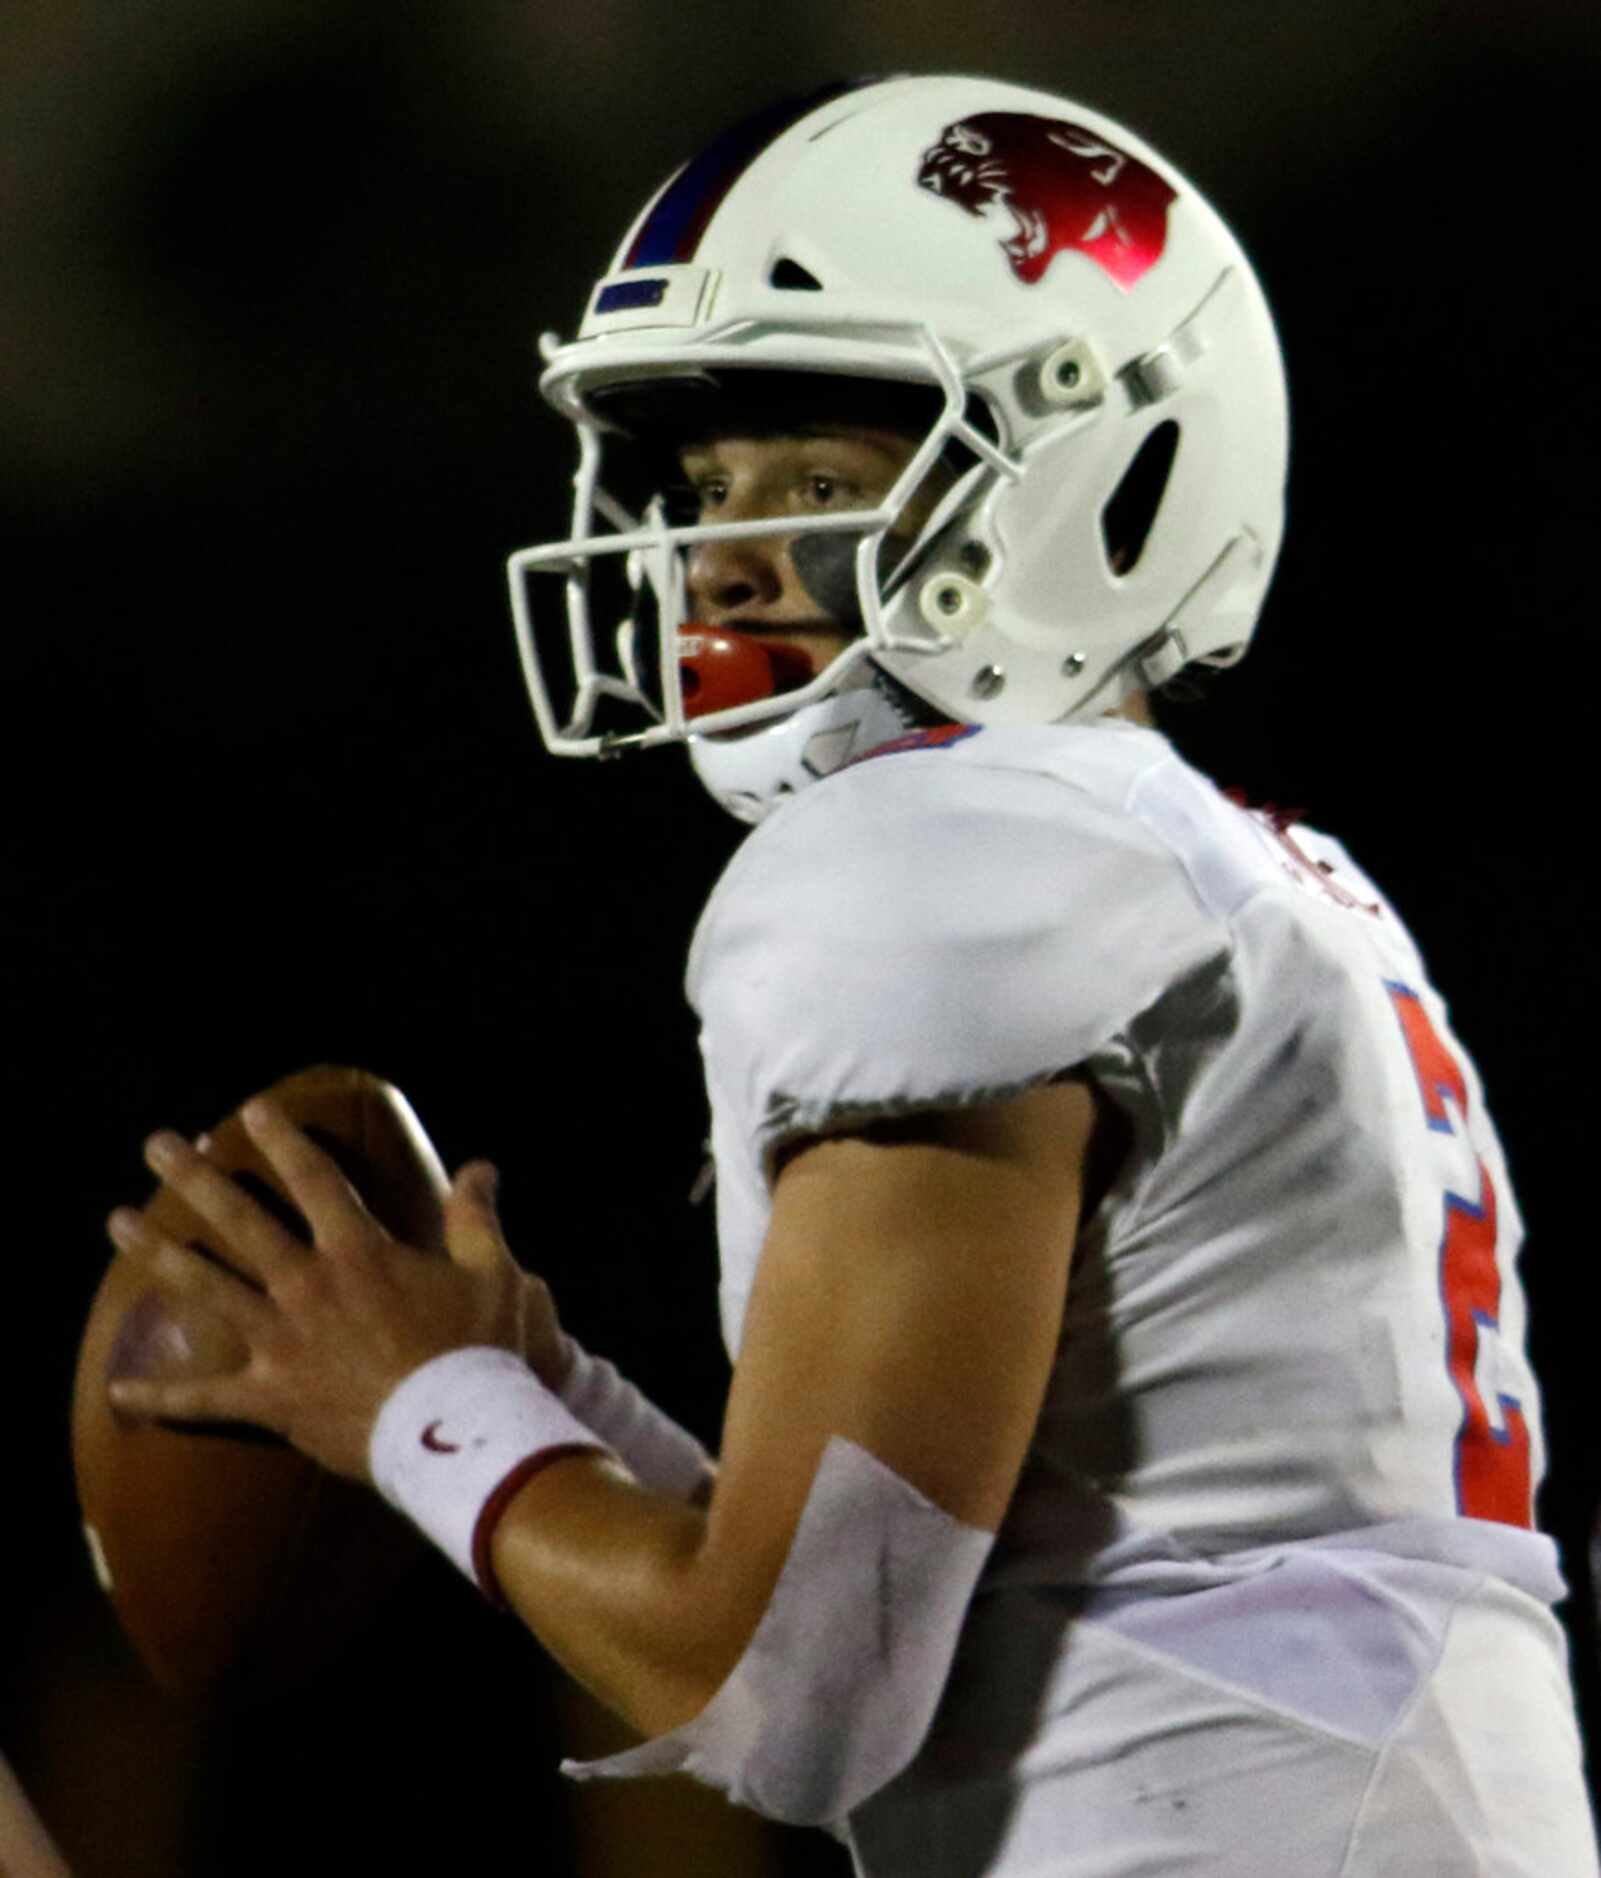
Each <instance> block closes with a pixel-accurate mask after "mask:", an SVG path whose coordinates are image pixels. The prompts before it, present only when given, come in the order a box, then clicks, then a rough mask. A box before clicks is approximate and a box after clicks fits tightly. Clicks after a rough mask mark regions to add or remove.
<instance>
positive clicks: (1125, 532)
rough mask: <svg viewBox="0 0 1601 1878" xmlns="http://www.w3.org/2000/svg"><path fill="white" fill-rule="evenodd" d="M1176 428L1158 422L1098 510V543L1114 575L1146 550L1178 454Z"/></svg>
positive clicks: (1127, 569) (1128, 569) (1133, 563)
mask: <svg viewBox="0 0 1601 1878" xmlns="http://www.w3.org/2000/svg"><path fill="white" fill-rule="evenodd" d="M1178 447H1179V427H1178V424H1177V422H1176V421H1175V420H1174V419H1173V418H1171V417H1170V418H1167V419H1165V420H1164V421H1163V422H1162V423H1160V424H1158V425H1157V427H1156V428H1155V430H1153V431H1152V432H1151V434H1150V435H1149V436H1148V437H1147V438H1146V439H1145V441H1144V442H1143V443H1142V444H1141V445H1140V447H1139V449H1138V450H1136V451H1135V453H1134V460H1133V462H1132V463H1130V464H1129V466H1128V468H1127V469H1126V470H1125V471H1124V472H1123V479H1122V481H1121V482H1120V483H1119V484H1118V485H1117V487H1116V489H1114V490H1113V491H1112V494H1111V497H1110V498H1109V500H1108V501H1107V504H1106V507H1105V508H1104V509H1102V510H1101V542H1102V545H1103V546H1104V547H1105V549H1106V564H1107V566H1108V567H1110V568H1111V570H1112V572H1113V573H1114V574H1127V573H1130V572H1131V571H1132V570H1133V569H1134V568H1135V567H1137V566H1138V565H1139V559H1140V556H1141V555H1142V554H1143V553H1144V552H1145V543H1146V540H1147V538H1148V537H1149V535H1150V532H1151V527H1152V524H1153V523H1154V522H1155V520H1156V512H1157V510H1158V509H1159V508H1160V507H1161V506H1162V497H1163V496H1164V495H1165V494H1166V493H1167V485H1168V479H1169V478H1170V477H1171V475H1172V473H1173V459H1174V457H1175V456H1176V455H1177V454H1178Z"/></svg>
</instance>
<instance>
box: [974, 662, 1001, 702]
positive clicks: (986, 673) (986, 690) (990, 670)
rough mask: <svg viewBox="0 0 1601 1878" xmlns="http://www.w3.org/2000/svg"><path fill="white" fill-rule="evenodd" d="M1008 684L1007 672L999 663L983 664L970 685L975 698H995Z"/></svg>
mask: <svg viewBox="0 0 1601 1878" xmlns="http://www.w3.org/2000/svg"><path fill="white" fill-rule="evenodd" d="M1005 684H1006V674H1005V672H1003V671H1002V670H1001V668H1000V667H999V666H998V665H981V666H980V667H979V668H978V670H977V671H976V672H975V673H974V674H973V683H972V686H971V687H970V689H971V691H972V695H973V696H974V697H975V698H993V697H996V696H998V695H999V693H1000V692H1001V690H1002V689H1003V688H1004V686H1005Z"/></svg>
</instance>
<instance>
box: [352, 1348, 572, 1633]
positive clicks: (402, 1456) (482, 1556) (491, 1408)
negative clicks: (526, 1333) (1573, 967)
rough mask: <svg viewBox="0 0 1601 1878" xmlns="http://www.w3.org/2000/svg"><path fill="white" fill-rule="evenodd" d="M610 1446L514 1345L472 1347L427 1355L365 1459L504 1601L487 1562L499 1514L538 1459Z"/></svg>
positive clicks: (396, 1394) (385, 1414)
mask: <svg viewBox="0 0 1601 1878" xmlns="http://www.w3.org/2000/svg"><path fill="white" fill-rule="evenodd" d="M583 1450H588V1451H590V1452H594V1453H606V1452H607V1451H608V1450H607V1449H606V1448H605V1447H604V1445H603V1444H602V1443H601V1442H600V1441H599V1440H597V1439H596V1437H595V1435H594V1434H593V1433H591V1431H590V1430H589V1429H588V1428H586V1427H585V1426H584V1424H583V1423H582V1422H581V1421H579V1420H578V1418H577V1417H576V1416H575V1415H574V1414H573V1413H572V1411H571V1410H570V1409H568V1408H567V1407H565V1406H564V1405H563V1404H562V1403H561V1402H560V1401H558V1399H557V1398H556V1396H554V1395H553V1394H552V1393H551V1391H550V1390H549V1389H547V1388H546V1387H545V1385H544V1384H543V1383H542V1382H541V1381H540V1380H539V1378H538V1377H537V1376H536V1375H535V1374H534V1373H533V1371H532V1370H531V1369H529V1367H528V1366H527V1364H526V1363H524V1362H523V1360H522V1358H521V1357H519V1356H514V1355H513V1354H512V1352H511V1351H510V1350H498V1349H492V1348H489V1347H485V1346H475V1347H473V1348H471V1349H466V1350H449V1351H447V1352H446V1353H445V1354H444V1355H443V1356H436V1357H435V1358H434V1359H433V1360H432V1361H431V1362H428V1363H424V1364H423V1365H422V1367H421V1368H420V1369H414V1370H413V1371H412V1372H411V1374H410V1375H409V1376H408V1377H407V1378H406V1379H405V1381H404V1382H402V1383H401V1384H400V1385H399V1387H398V1388H396V1389H394V1390H393V1391H392V1392H391V1393H390V1395H389V1398H388V1400H387V1401H386V1402H385V1403H384V1405H383V1407H382V1408H381V1409H380V1410H379V1411H378V1419H377V1421H376V1422H374V1424H373V1430H372V1439H371V1442H370V1444H369V1448H368V1467H369V1470H370V1472H371V1474H372V1479H373V1485H374V1486H375V1487H376V1488H377V1489H378V1491H379V1492H380V1493H381V1494H382V1495H383V1496H384V1498H385V1499H386V1500H387V1501H388V1502H389V1504H390V1505H391V1506H393V1507H394V1508H396V1510H397V1511H399V1512H401V1513H404V1514H405V1516H406V1517H407V1518H408V1519H409V1520H411V1521H412V1522H413V1523H414V1524H415V1525H416V1526H418V1527H419V1528H420V1529H421V1530H422V1532H423V1533H424V1535H425V1536H426V1537H427V1538H429V1539H431V1540H432V1541H433V1542H434V1544H435V1545H437V1546H438V1547H439V1549H440V1550H441V1551H442V1552H444V1553H445V1554H446V1556H447V1557H449V1558H450V1559H451V1560H453V1561H454V1563H455V1564H456V1565H457V1566H458V1567H459V1568H460V1569H461V1570H462V1571H463V1572H465V1573H466V1575H467V1576H468V1577H469V1578H471V1579H472V1580H473V1582H474V1583H475V1584H477V1585H478V1587H479V1589H480V1590H481V1591H482V1592H483V1593H484V1595H485V1596H486V1597H487V1598H488V1599H489V1600H490V1601H491V1603H495V1604H504V1602H505V1600H504V1598H503V1597H502V1596H501V1593H500V1587H499V1586H498V1585H497V1584H496V1582H495V1575H494V1572H493V1571H492V1569H491V1568H490V1563H489V1545H490V1541H491V1539H492V1538H493V1536H494V1530H495V1526H496V1524H497V1522H498V1521H499V1518H500V1516H501V1514H502V1513H503V1512H504V1511H505V1510H506V1507H507V1506H508V1505H509V1504H510V1502H511V1499H512V1497H513V1496H514V1494H516V1493H517V1491H518V1490H519V1489H520V1488H521V1487H522V1486H523V1485H524V1484H525V1483H526V1482H527V1481H528V1480H529V1479H531V1478H532V1477H533V1475H534V1474H536V1473H537V1472H538V1471H539V1469H540V1468H541V1467H544V1466H546V1465H548V1464H549V1463H550V1462H551V1461H554V1460H558V1459H560V1458H561V1457H562V1456H563V1455H565V1454H571V1453H575V1452H579V1451H583Z"/></svg>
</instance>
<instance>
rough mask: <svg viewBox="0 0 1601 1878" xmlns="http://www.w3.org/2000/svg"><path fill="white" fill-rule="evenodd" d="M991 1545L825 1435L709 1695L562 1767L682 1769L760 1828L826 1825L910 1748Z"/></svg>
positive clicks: (937, 1690) (918, 1738)
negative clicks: (741, 1642) (665, 1721)
mask: <svg viewBox="0 0 1601 1878" xmlns="http://www.w3.org/2000/svg"><path fill="white" fill-rule="evenodd" d="M994 1542H995V1535H994V1534H993V1533H990V1532H984V1531H982V1530H981V1529H979V1528H977V1527H974V1526H964V1525H962V1524H961V1523H960V1522H959V1521H957V1520H954V1519H952V1518H951V1516H950V1515H949V1514H948V1513H945V1512H942V1511H941V1510H940V1508H939V1507H937V1506H935V1505H934V1504H933V1503H932V1502H931V1501H929V1500H926V1499H925V1498H924V1497H923V1495H922V1494H920V1493H919V1492H918V1491H917V1490H916V1489H915V1488H914V1487H912V1486H909V1485H908V1484H907V1482H906V1481H904V1480H902V1479H901V1477H900V1475H899V1474H897V1473H895V1472H894V1471H893V1470H892V1469H890V1468H888V1467H886V1466H884V1464H883V1463H882V1462H881V1461H878V1460H875V1459H874V1458H873V1456H872V1455H871V1454H869V1453H868V1452H867V1451H866V1450H865V1449H864V1448H859V1447H857V1446H856V1444H855V1443H854V1442H852V1441H847V1440H845V1439H844V1438H843V1437H842V1436H839V1435H836V1436H835V1437H834V1438H833V1439H832V1440H831V1441H830V1442H829V1444H828V1446H827V1448H825V1449H824V1451H823V1458H822V1460H821V1461H820V1462H819V1464H818V1468H817V1475H816V1478H815V1479H814V1480H813V1482H812V1490H811V1493H810V1495H809V1496H808V1498H807V1501H806V1507H805V1510H804V1512H803V1513H802V1515H801V1522H800V1525H799V1527H798V1528H797V1530H796V1533H795V1539H794V1543H793V1544H792V1545H791V1546H790V1549H789V1557H788V1558H787V1559H786V1560H785V1562H784V1569H783V1571H782V1573H781V1574H780V1576H779V1580H778V1584H777V1586H776V1587H775V1589H774V1591H773V1596H772V1601H771V1602H770V1603H769V1605H768V1606H767V1610H766V1612H765V1613H764V1614H763V1617H762V1621H761V1623H760V1624H758V1626H757V1628H756V1634H755V1635H754V1636H753V1637H752V1638H751V1640H750V1644H749V1646H748V1648H747V1649H746V1651H745V1654H744V1655H743V1656H742V1657H741V1658H740V1659H739V1662H738V1663H737V1664H736V1665H735V1666H734V1670H733V1673H732V1674H731V1675H730V1676H729V1678H728V1680H727V1681H726V1682H725V1683H724V1684H723V1686H722V1688H721V1689H719V1690H718V1692H717V1694H716V1695H715V1696H713V1697H712V1699H711V1701H710V1702H709V1703H708V1704H707V1705H706V1707H705V1708H704V1709H702V1710H701V1712H700V1714H699V1715H697V1716H696V1717H695V1719H694V1720H693V1721H691V1722H686V1723H685V1724H684V1726H683V1727H682V1728H675V1729H674V1730H673V1731H672V1733H671V1734H666V1735H661V1736H659V1737H658V1738H657V1739H656V1740H654V1741H647V1742H646V1743H645V1744H644V1746H643V1747H638V1748H631V1749H629V1750H628V1752H627V1753H625V1754H614V1755H611V1756H610V1757H609V1758H607V1759H606V1760H600V1761H563V1762H562V1768H561V1770H562V1772H563V1773H564V1774H569V1775H571V1776H572V1777H573V1778H574V1779H576V1780H595V1779H605V1780H620V1779H629V1778H631V1777H633V1776H636V1775H656V1774H679V1773H682V1774H689V1775H690V1776H691V1777H692V1778H694V1779H696V1780H699V1781H701V1782H703V1783H704V1784H705V1785H707V1786H709V1787H715V1788H716V1789H717V1790H718V1791H719V1792H720V1793H724V1794H726V1795H727V1796H728V1798H729V1799H730V1800H732V1801H733V1802H734V1803H735V1804H736V1805H738V1806H746V1807H749V1808H750V1809H751V1810H752V1811H753V1812H757V1813H761V1814H763V1815H765V1817H767V1818H768V1819H776V1820H781V1821H783V1822H784V1823H785V1824H787V1825H796V1826H831V1825H837V1824H839V1823H840V1822H842V1821H843V1820H844V1819H845V1817H846V1816H847V1815H848V1814H849V1813H850V1812H851V1811H852V1810H853V1809H854V1808H856V1807H858V1806H860V1805H861V1804H862V1802H863V1801H864V1800H867V1799H869V1798H870V1797H871V1796H872V1795H873V1794H874V1793H876V1792H878V1790H879V1789H880V1788H881V1787H884V1786H887V1785H888V1784H889V1782H890V1781H891V1780H893V1779H894V1778H895V1776H896V1775H897V1774H898V1773H900V1772H901V1770H902V1769H903V1768H904V1767H906V1766H907V1764H908V1763H909V1762H910V1761H911V1759H912V1757H913V1755H915V1754H916V1752H917V1750H918V1749H919V1748H920V1747H921V1746H922V1744H923V1740H924V1737H925V1736H926V1735H927V1733H928V1730H929V1727H930V1724H931V1723H932V1722H933V1719H934V1711H935V1709H936V1707H937V1706H938V1703H939V1699H940V1695H941V1693H942V1692H943V1690H944V1687H945V1680H946V1678H947V1676H948V1675H949V1674H950V1668H951V1662H952V1660H953V1658H954V1657H955V1654H956V1643H957V1639H958V1637H959V1636H960V1634H961V1628H962V1622H963V1619H964V1618H965V1616H966V1614H967V1607H968V1603H969V1601H970V1600H971V1598H972V1595H973V1590H974V1587H975V1586H976V1585H977V1583H978V1578H979V1573H980V1572H981V1571H982V1570H983V1568H984V1562H985V1560H986V1559H987V1558H988V1557H989V1553H990V1548H991V1547H992V1546H993V1544H994Z"/></svg>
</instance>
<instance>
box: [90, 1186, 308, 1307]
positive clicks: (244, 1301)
mask: <svg viewBox="0 0 1601 1878" xmlns="http://www.w3.org/2000/svg"><path fill="white" fill-rule="evenodd" d="M106 1231H107V1232H108V1233H109V1234H110V1236H111V1239H112V1242H113V1244H115V1245H116V1246H117V1247H119V1248H120V1249H121V1250H122V1251H124V1252H134V1253H138V1254H140V1255H141V1256H143V1257H144V1258H146V1259H148V1260H149V1262H150V1270H151V1272H152V1274H153V1275H154V1276H156V1277H158V1278H160V1280H161V1282H162V1284H163V1286H165V1287H166V1288H167V1289H168V1290H169V1291H172V1292H177V1293H181V1294H182V1295H183V1296H185V1297H190V1298H193V1299H194V1300H195V1301H196V1302H197V1303H198V1304H200V1305H202V1306H203V1307H204V1308H205V1309H206V1310H208V1311H213V1312H215V1313H216V1315H217V1316H218V1317H220V1318H222V1319H223V1321H224V1322H225V1323H229V1324H232V1325H234V1326H235V1327H236V1328H237V1329H239V1330H240V1331H242V1332H243V1333H244V1334H245V1336H246V1337H248V1336H249V1335H250V1333H251V1332H252V1331H258V1330H260V1329H261V1328H262V1327H263V1326H264V1324H265V1322H266V1320H267V1318H268V1317H269V1316H270V1314H271V1307H270V1306H269V1305H268V1304H267V1303H266V1301H265V1300H264V1299H263V1298H262V1296H261V1295H260V1293H259V1292H256V1291H253V1290H252V1289H251V1288H250V1286H249V1285H247V1284H246V1283H245V1282H244V1280H243V1279H241V1278H237V1277H235V1276H234V1274H233V1273H232V1272H227V1271H223V1270H221V1269H220V1268H219V1267H217V1266H216V1265H213V1264H212V1263H211V1261H210V1260H209V1259H205V1258H202V1257H201V1256H200V1254H199V1253H198V1252H195V1251H192V1250H191V1249H190V1248H189V1247H188V1246H183V1245H179V1243H178V1242H177V1240H176V1239H170V1238H168V1236H167V1235H166V1234H165V1233H163V1232H159V1231H157V1229H156V1228H155V1227H153V1226H152V1225H151V1224H150V1222H149V1221H148V1220H147V1219H146V1218H145V1217H144V1215H143V1214H141V1213H136V1212H135V1211H134V1210H133V1208H132V1207H119V1208H118V1209H117V1210H116V1212H114V1213H113V1214H112V1215H111V1217H110V1218H109V1219H108V1220H107V1221H106Z"/></svg>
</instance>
